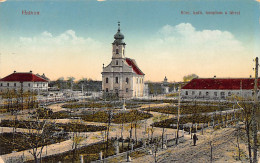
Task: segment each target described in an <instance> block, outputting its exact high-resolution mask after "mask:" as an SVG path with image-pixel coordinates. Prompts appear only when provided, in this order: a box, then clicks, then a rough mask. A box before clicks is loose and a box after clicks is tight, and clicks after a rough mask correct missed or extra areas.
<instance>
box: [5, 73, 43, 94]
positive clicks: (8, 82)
mask: <svg viewBox="0 0 260 163" xmlns="http://www.w3.org/2000/svg"><path fill="white" fill-rule="evenodd" d="M7 90H16V91H21V90H22V91H37V92H42V91H48V80H46V79H44V78H43V77H41V76H39V75H35V74H33V73H32V71H30V72H16V71H14V72H13V73H12V74H10V75H8V76H6V77H4V78H2V79H0V91H1V92H5V91H7Z"/></svg>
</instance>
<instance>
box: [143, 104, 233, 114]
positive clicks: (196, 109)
mask: <svg viewBox="0 0 260 163" xmlns="http://www.w3.org/2000/svg"><path fill="white" fill-rule="evenodd" d="M227 109H228V108H227V107H225V106H223V105H221V106H214V105H184V104H181V109H180V111H181V114H196V113H208V112H214V111H223V110H227ZM144 110H145V111H154V112H159V113H166V114H178V106H166V107H159V108H158V107H153V108H145V109H144Z"/></svg>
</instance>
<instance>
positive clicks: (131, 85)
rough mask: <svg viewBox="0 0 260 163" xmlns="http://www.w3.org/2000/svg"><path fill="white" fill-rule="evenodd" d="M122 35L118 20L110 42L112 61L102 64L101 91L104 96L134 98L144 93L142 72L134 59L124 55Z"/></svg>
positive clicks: (124, 45)
mask: <svg viewBox="0 0 260 163" xmlns="http://www.w3.org/2000/svg"><path fill="white" fill-rule="evenodd" d="M125 47H126V44H125V42H124V35H123V34H122V33H121V32H120V22H119V23H118V30H117V33H116V34H115V35H114V42H113V43H112V61H111V62H110V64H108V65H107V66H104V64H103V71H102V73H101V74H102V91H103V94H104V95H105V96H111V95H113V96H117V97H119V98H135V97H143V95H144V75H145V74H144V73H143V72H142V70H141V69H140V68H139V67H138V66H137V63H136V61H135V60H134V59H131V58H127V57H126V56H125Z"/></svg>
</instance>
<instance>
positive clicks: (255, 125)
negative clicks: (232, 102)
mask: <svg viewBox="0 0 260 163" xmlns="http://www.w3.org/2000/svg"><path fill="white" fill-rule="evenodd" d="M258 66H259V64H258V57H256V59H255V86H254V102H255V104H254V107H253V108H252V128H253V153H254V157H253V163H257V122H256V116H255V115H256V110H257V109H258V96H257V94H258V91H257V89H258Z"/></svg>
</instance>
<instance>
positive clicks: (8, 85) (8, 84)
mask: <svg viewBox="0 0 260 163" xmlns="http://www.w3.org/2000/svg"><path fill="white" fill-rule="evenodd" d="M0 86H1V87H2V86H3V83H1V84H0ZM6 86H7V87H10V86H11V84H10V83H7V84H6ZM13 86H14V87H16V83H14V85H13ZM30 86H31V84H30V83H28V87H30ZM42 86H43V87H45V84H42ZM37 87H39V84H37Z"/></svg>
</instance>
